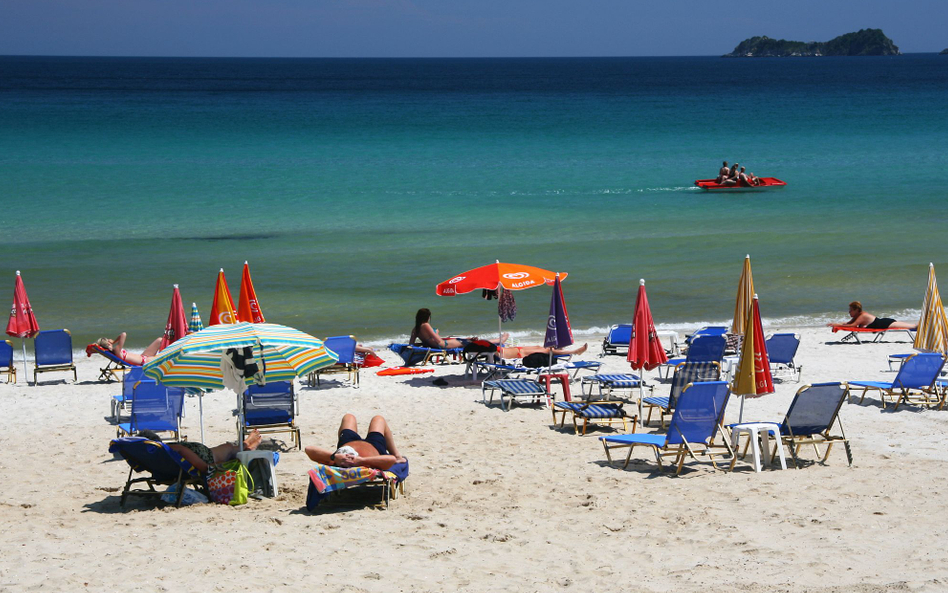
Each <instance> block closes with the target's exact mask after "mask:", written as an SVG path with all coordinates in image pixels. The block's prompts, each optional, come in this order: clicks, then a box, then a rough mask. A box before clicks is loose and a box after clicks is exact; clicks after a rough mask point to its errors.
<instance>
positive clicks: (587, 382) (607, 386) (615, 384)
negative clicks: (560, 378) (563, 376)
mask: <svg viewBox="0 0 948 593" xmlns="http://www.w3.org/2000/svg"><path fill="white" fill-rule="evenodd" d="M594 385H595V386H598V387H599V395H600V396H601V397H602V398H603V399H609V398H610V397H612V392H613V391H614V390H616V389H629V390H631V389H634V388H636V387H638V386H639V376H638V375H632V374H601V375H591V376H589V377H583V379H582V383H581V384H580V387H581V389H582V392H583V396H584V397H585V398H586V399H589V397H590V396H591V395H592V388H593V386H594ZM587 386H588V387H589V391H588V392H587V391H586V387H587Z"/></svg>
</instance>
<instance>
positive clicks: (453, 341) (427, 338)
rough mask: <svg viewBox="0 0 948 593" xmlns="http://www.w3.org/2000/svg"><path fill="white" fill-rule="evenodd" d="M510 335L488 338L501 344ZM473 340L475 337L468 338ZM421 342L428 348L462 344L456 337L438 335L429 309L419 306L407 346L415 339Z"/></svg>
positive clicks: (450, 346)
mask: <svg viewBox="0 0 948 593" xmlns="http://www.w3.org/2000/svg"><path fill="white" fill-rule="evenodd" d="M508 337H510V335H509V334H504V335H503V336H501V340H500V341H499V342H497V341H495V340H488V341H489V342H493V343H494V344H503V343H504V342H506V341H507V338H508ZM469 339H470V340H474V339H477V338H469ZM416 340H417V341H418V342H420V343H421V345H422V346H427V347H428V348H445V349H447V348H460V347H462V346H464V342H463V341H462V340H459V339H458V338H442V337H441V336H439V335H438V331H437V330H436V329H434V328H433V327H431V311H430V310H429V309H425V308H421V309H418V312H417V313H415V327H414V328H412V330H411V338H410V339H409V340H408V345H409V346H414V345H415V341H416Z"/></svg>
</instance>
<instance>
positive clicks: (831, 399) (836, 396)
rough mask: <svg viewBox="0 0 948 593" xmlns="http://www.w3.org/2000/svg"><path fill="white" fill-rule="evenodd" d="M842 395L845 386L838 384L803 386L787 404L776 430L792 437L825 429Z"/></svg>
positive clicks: (842, 398)
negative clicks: (784, 413) (785, 414)
mask: <svg viewBox="0 0 948 593" xmlns="http://www.w3.org/2000/svg"><path fill="white" fill-rule="evenodd" d="M845 398H846V388H845V387H844V386H843V384H842V383H814V384H813V385H804V386H803V387H801V388H800V389H799V390H797V394H796V396H794V398H793V401H792V402H791V403H790V409H789V410H787V416H786V417H785V418H784V420H783V424H781V426H780V432H781V433H782V434H786V435H789V434H793V435H795V436H805V435H811V434H820V433H823V432H825V431H826V430H827V429H829V428H830V427H831V426H832V425H833V422H835V421H836V415H837V414H839V409H840V407H842V405H843V400H844V399H845Z"/></svg>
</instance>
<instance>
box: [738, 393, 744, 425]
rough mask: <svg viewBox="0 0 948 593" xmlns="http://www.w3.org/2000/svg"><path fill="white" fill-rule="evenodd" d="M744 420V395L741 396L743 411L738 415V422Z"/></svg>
mask: <svg viewBox="0 0 948 593" xmlns="http://www.w3.org/2000/svg"><path fill="white" fill-rule="evenodd" d="M743 421H744V396H743V395H742V396H741V411H740V412H739V413H738V415H737V422H738V424H740V423H741V422H743Z"/></svg>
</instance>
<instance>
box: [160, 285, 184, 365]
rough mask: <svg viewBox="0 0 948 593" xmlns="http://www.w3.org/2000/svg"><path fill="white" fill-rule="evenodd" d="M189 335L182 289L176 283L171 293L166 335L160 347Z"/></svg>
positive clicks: (162, 338)
mask: <svg viewBox="0 0 948 593" xmlns="http://www.w3.org/2000/svg"><path fill="white" fill-rule="evenodd" d="M186 335H188V319H187V317H185V316H184V303H182V302H181V291H180V290H178V285H177V284H175V285H174V292H172V293H171V310H170V311H169V312H168V323H166V324H165V335H163V336H162V337H161V346H160V347H159V349H161V348H164V347H166V346H168V345H169V344H173V343H174V342H175V341H177V340H180V339H181V338H183V337H184V336H186Z"/></svg>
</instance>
